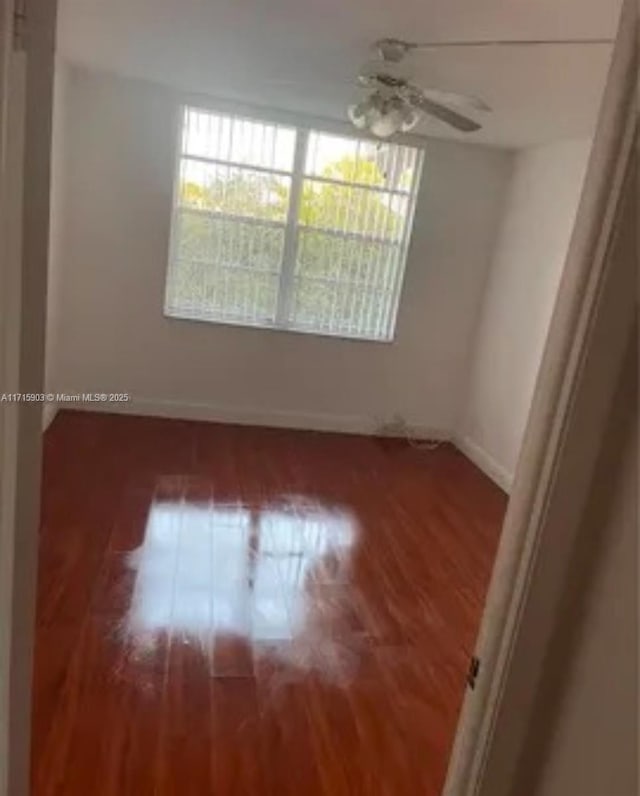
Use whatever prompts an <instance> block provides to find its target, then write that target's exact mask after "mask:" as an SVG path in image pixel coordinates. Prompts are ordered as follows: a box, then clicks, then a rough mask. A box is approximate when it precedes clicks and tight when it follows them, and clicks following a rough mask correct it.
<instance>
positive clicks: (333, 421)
mask: <svg viewBox="0 0 640 796" xmlns="http://www.w3.org/2000/svg"><path fill="white" fill-rule="evenodd" d="M60 408H65V409H75V410H81V411H89V412H110V413H115V414H126V415H142V416H145V417H165V418H171V419H176V420H200V421H205V422H210V423H230V424H234V425H243V426H266V427H270V428H292V429H303V430H307V431H334V432H339V433H343V434H363V435H374V434H375V433H376V429H377V428H378V425H379V420H377V419H376V418H372V417H366V416H361V415H332V414H320V413H310V412H282V411H275V410H264V409H252V408H246V407H232V408H230V407H221V406H216V405H213V404H205V403H188V402H178V401H162V400H160V401H156V400H152V399H147V398H133V399H132V400H130V401H128V402H127V403H101V402H96V403H93V402H73V403H71V402H70V403H68V404H62V406H61V407H60ZM411 431H412V435H413V436H414V437H415V438H416V439H433V440H442V441H446V440H448V439H450V435H449V434H448V433H447V432H445V431H443V430H442V429H433V428H428V427H427V426H421V425H413V424H412V425H411Z"/></svg>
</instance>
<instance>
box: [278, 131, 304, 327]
mask: <svg viewBox="0 0 640 796" xmlns="http://www.w3.org/2000/svg"><path fill="white" fill-rule="evenodd" d="M308 141H309V131H308V130H300V129H298V131H297V134H296V149H295V154H294V159H293V177H292V180H291V194H290V196H289V210H288V213H287V226H286V230H285V237H284V252H283V255H282V271H281V273H280V285H279V288H280V289H279V290H278V308H277V313H276V325H277V326H282V327H286V326H288V325H289V322H290V317H291V305H292V299H293V287H294V274H295V267H296V257H297V251H298V219H299V213H300V205H301V200H302V184H303V181H304V167H305V160H306V156H307V143H308Z"/></svg>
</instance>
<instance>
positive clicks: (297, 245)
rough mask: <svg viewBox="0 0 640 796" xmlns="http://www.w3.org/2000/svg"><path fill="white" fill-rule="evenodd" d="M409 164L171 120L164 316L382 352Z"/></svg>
mask: <svg viewBox="0 0 640 796" xmlns="http://www.w3.org/2000/svg"><path fill="white" fill-rule="evenodd" d="M421 166H422V153H421V152H420V151H419V150H417V149H414V148H412V147H407V146H399V145H396V144H389V143H380V144H378V143H376V142H371V141H366V140H360V139H357V138H352V137H345V136H338V135H334V134H329V133H324V132H320V131H316V130H307V129H303V128H299V127H298V128H294V127H290V126H286V125H280V124H270V123H264V122H260V121H255V120H249V119H243V118H240V117H236V116H229V115H222V114H218V113H212V112H210V111H205V110H201V109H196V108H190V107H187V108H185V109H184V116H183V124H182V136H181V144H180V151H179V157H178V163H177V175H176V188H175V200H174V209H173V219H172V234H171V253H170V263H169V271H168V278H167V288H166V297H165V314H166V315H168V316H171V317H176V318H188V319H196V320H207V321H217V322H223V323H234V324H241V325H244V326H259V327H269V328H277V329H288V330H294V331H302V332H311V333H316V334H328V335H338V336H341V337H355V338H361V339H368V340H391V339H392V338H393V331H394V327H395V317H396V312H397V307H398V301H399V297H400V288H401V284H402V277H403V272H404V266H405V261H406V256H407V248H408V243H409V237H410V233H411V220H412V216H413V208H414V204H415V196H416V189H417V185H418V182H419V177H420V171H421Z"/></svg>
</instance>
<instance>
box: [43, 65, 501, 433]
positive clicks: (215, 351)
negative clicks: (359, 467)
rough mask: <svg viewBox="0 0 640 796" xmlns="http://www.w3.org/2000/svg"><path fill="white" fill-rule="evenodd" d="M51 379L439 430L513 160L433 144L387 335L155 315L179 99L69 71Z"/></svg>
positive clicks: (201, 403)
mask: <svg viewBox="0 0 640 796" xmlns="http://www.w3.org/2000/svg"><path fill="white" fill-rule="evenodd" d="M70 78H71V79H70V82H69V86H68V95H67V100H68V117H67V120H66V127H67V134H68V150H67V154H68V169H67V172H66V186H65V218H66V222H65V232H64V246H63V256H62V258H61V262H60V266H61V274H60V279H61V281H60V291H59V299H58V301H59V308H58V320H57V323H58V337H57V340H58V342H57V344H56V348H57V353H56V356H55V363H56V364H55V369H54V372H52V374H51V387H52V388H53V389H55V390H56V391H72V392H75V391H81V392H88V391H90V392H96V391H105V392H112V391H113V392H129V393H131V394H132V395H133V396H134V398H135V404H134V406H132V407H129V409H135V410H137V411H150V412H157V411H160V412H166V413H167V414H174V413H175V414H178V415H183V416H200V417H208V418H220V419H229V420H237V421H241V422H242V421H247V422H264V423H273V424H279V423H282V424H290V425H301V426H306V427H310V428H314V427H316V428H335V429H348V430H360V431H367V430H371V429H372V428H373V427H374V426H375V425H376V423H377V422H379V421H380V420H381V419H384V418H390V417H391V416H393V415H394V414H395V413H400V414H402V415H404V416H405V417H406V419H407V420H408V421H409V423H410V424H412V425H413V426H415V427H416V428H417V429H418V430H419V431H421V432H422V433H425V434H428V433H433V434H436V435H442V436H447V435H449V434H450V432H451V431H452V428H453V425H454V422H455V420H456V419H457V418H458V416H459V413H460V409H461V399H462V394H463V390H464V385H465V382H466V373H467V370H468V366H469V355H470V343H471V337H472V335H473V333H474V330H475V328H476V320H477V315H478V312H479V308H480V302H481V294H482V289H483V285H484V283H485V278H486V272H487V268H488V264H489V260H490V255H491V252H492V249H493V243H494V239H495V235H496V230H497V228H498V223H499V218H500V215H501V211H502V201H503V198H504V191H505V187H506V184H507V181H508V177H509V174H510V169H511V164H512V158H513V156H512V155H511V154H510V153H508V152H505V151H501V150H493V149H490V148H482V147H474V146H463V145H460V144H455V143H450V142H436V141H434V142H432V143H431V144H430V145H429V147H428V149H427V153H426V162H425V173H424V181H423V187H422V190H421V193H420V197H419V201H418V207H417V213H416V223H415V233H414V239H413V243H412V247H411V251H410V255H409V262H408V269H407V276H406V280H405V288H404V296H403V301H402V306H401V309H400V313H399V320H398V327H397V336H396V341H395V342H394V343H393V344H376V343H362V342H353V341H344V340H335V339H327V338H320V337H313V336H308V335H301V334H294V333H284V332H275V331H260V330H254V329H242V328H234V327H225V326H219V325H218V326H216V325H213V324H207V323H194V322H188V321H180V320H169V319H166V318H164V317H163V314H162V307H163V290H164V280H165V269H166V262H167V248H168V234H169V225H168V221H169V217H170V209H171V185H172V170H173V159H174V143H175V142H174V137H175V124H174V119H175V115H176V109H177V99H176V98H175V97H174V96H173V95H172V94H171V93H169V92H168V91H164V90H162V89H160V88H156V87H154V86H152V85H151V84H145V83H142V82H135V81H130V80H126V79H123V78H117V77H114V76H109V75H107V74H100V73H97V72H95V73H92V72H89V71H85V70H80V69H75V68H74V69H73V70H72V71H71V75H70Z"/></svg>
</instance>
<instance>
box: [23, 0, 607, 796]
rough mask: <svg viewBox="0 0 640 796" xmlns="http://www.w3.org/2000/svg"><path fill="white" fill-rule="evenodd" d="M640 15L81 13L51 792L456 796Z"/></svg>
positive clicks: (314, 7) (593, 8)
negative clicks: (621, 27) (624, 52)
mask: <svg viewBox="0 0 640 796" xmlns="http://www.w3.org/2000/svg"><path fill="white" fill-rule="evenodd" d="M619 12H620V3H619V2H617V0H607V2H603V1H602V0H588V1H587V2H585V0H561V1H557V0H556V2H551V0H544V2H540V3H531V4H527V5H526V6H518V7H516V6H513V7H510V6H509V5H508V4H504V3H502V2H498V0H481V2H471V0H455V2H451V1H450V0H448V1H446V0H429V1H428V2H422V3H421V2H417V1H416V0H401V2H400V3H398V4H395V5H389V4H384V3H381V2H376V0H360V2H358V3H344V2H343V3H336V2H333V1H332V0H328V2H324V3H312V2H293V0H277V1H276V2H271V3H264V2H263V3H261V2H258V0H245V2H242V3H240V2H232V1H231V0H209V2H200V1H199V0H163V1H162V2H152V0H111V2H109V3H104V2H100V1H99V0H59V10H58V22H57V39H56V56H55V76H54V95H53V129H52V163H51V194H50V202H51V216H50V235H49V264H48V289H47V328H46V361H45V401H44V403H43V418H44V431H43V451H44V452H43V470H42V473H43V474H42V508H41V522H40V537H39V551H38V580H37V612H36V620H35V621H36V628H35V653H34V673H33V695H32V704H33V710H32V728H31V738H32V743H31V760H32V765H31V777H32V791H31V792H32V794H33V796H85V795H86V794H95V795H96V796H115V795H116V794H117V795H118V796H147V795H148V796H152V795H153V796H177V795H178V794H180V796H206V795H207V794H211V796H287V795H288V794H290V796H298V795H299V794H307V795H308V796H315V795H316V794H317V796H418V795H419V794H420V795H421V796H440V794H442V792H443V788H444V787H445V781H446V778H447V770H448V764H449V759H450V755H451V750H452V748H453V745H454V741H455V738H456V730H457V725H458V720H459V716H460V711H461V707H462V704H463V700H464V698H465V693H466V692H467V691H468V690H469V689H473V688H474V685H475V678H476V677H477V675H478V667H479V662H478V661H477V660H476V658H475V652H476V639H477V636H478V631H479V628H480V623H481V620H482V617H483V612H484V608H485V600H486V596H487V591H488V589H489V585H490V581H491V576H492V569H493V565H494V561H495V559H496V555H497V552H498V548H499V544H500V541H501V529H502V525H503V520H504V517H505V513H506V511H507V508H508V504H509V498H510V494H511V490H512V485H513V483H514V479H515V478H516V475H517V469H518V461H519V455H520V450H521V446H522V441H523V437H524V435H525V429H526V427H527V421H528V418H529V413H530V407H531V402H532V399H533V396H534V392H535V388H536V380H537V377H538V373H539V369H540V363H541V361H542V357H543V351H544V347H545V341H546V339H547V332H548V330H549V327H550V323H551V319H552V313H553V309H554V303H555V300H556V296H557V294H558V290H559V287H560V284H561V280H562V275H563V268H564V265H565V259H566V255H567V251H568V249H569V245H570V240H571V235H572V231H573V228H574V222H575V218H576V213H577V210H578V205H579V201H580V196H581V192H582V186H583V180H584V177H585V173H586V171H587V165H588V162H589V156H590V152H591V147H592V139H593V136H594V132H595V129H596V124H597V121H598V112H599V108H600V103H601V99H602V95H603V91H604V87H605V83H606V80H607V73H608V70H609V66H610V62H611V56H612V50H613V41H614V38H615V35H616V29H617V25H618V16H619Z"/></svg>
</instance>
